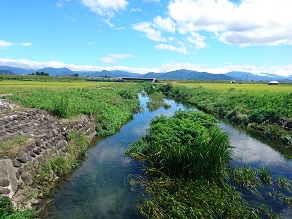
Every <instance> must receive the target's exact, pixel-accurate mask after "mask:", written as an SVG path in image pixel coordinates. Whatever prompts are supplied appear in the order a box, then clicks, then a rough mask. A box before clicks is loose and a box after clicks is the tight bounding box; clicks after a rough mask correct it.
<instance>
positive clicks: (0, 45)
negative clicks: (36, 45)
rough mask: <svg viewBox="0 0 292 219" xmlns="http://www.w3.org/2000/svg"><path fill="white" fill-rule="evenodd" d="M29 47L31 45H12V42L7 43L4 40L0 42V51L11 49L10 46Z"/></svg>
mask: <svg viewBox="0 0 292 219" xmlns="http://www.w3.org/2000/svg"><path fill="white" fill-rule="evenodd" d="M17 45H20V46H31V45H32V43H14V42H8V41H5V40H0V49H7V48H8V47H12V46H17Z"/></svg>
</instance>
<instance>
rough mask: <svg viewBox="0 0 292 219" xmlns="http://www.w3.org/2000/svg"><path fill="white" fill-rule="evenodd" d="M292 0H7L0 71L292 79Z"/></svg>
mask: <svg viewBox="0 0 292 219" xmlns="http://www.w3.org/2000/svg"><path fill="white" fill-rule="evenodd" d="M291 8H292V1H291V0H268V1H267V0H110V1H109V0H41V1H39V0H25V1H23V0H1V1H0V10H1V13H0V20H1V22H0V30H1V34H0V65H8V66H12V67H21V68H33V69H39V68H44V67H55V68H61V67H68V68H70V69H72V70H83V71H84V70H88V71H95V70H102V69H106V70H115V69H118V70H125V71H130V72H136V73H147V72H166V71H171V70H176V69H182V68H183V69H190V70H195V71H207V72H211V73H226V72H229V71H248V72H252V73H260V72H269V73H274V74H279V75H283V76H288V75H292V13H291Z"/></svg>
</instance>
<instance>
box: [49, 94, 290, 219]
mask: <svg viewBox="0 0 292 219" xmlns="http://www.w3.org/2000/svg"><path fill="white" fill-rule="evenodd" d="M147 101H148V98H147V97H143V96H140V103H141V107H142V108H143V109H144V111H143V112H142V113H138V114H136V115H135V116H134V119H133V120H132V121H130V122H129V123H127V124H126V125H124V126H123V127H122V128H121V129H120V131H119V132H117V133H116V134H115V135H113V136H110V137H107V138H106V139H102V140H99V141H98V142H97V144H96V146H94V147H93V148H91V149H89V151H88V155H87V157H86V159H85V160H84V161H83V162H82V163H81V164H80V166H79V167H78V168H77V170H76V171H75V172H74V173H73V174H72V175H70V176H69V177H67V178H66V180H64V181H63V182H62V183H61V184H60V185H59V186H58V187H57V188H56V189H55V190H54V192H53V194H52V197H51V203H50V204H49V206H48V207H47V209H46V218H54V219H63V218H64V219H65V218H66V219H67V218H70V219H75V218H76V219H77V218H86V219H91V218H110V219H115V218H117V219H118V218H119V219H120V218H125V219H132V218H140V216H139V215H137V213H136V210H135V206H136V204H137V203H138V202H139V200H140V198H141V197H142V196H143V190H142V189H141V188H135V190H133V189H131V186H130V185H129V175H131V174H137V173H140V172H141V170H140V167H141V163H139V162H133V161H132V160H131V159H130V158H129V157H127V156H125V155H124V151H125V150H126V149H127V148H128V147H129V145H130V144H131V143H132V142H135V141H136V140H138V139H140V138H141V137H142V136H143V135H145V134H146V129H147V128H148V124H149V122H150V120H151V119H153V118H154V117H155V116H159V115H165V116H172V115H173V114H174V112H175V111H177V110H179V109H182V110H189V109H190V108H187V107H186V106H184V105H183V104H180V103H176V102H175V101H173V100H167V99H166V100H165V101H166V103H167V104H168V105H171V107H170V108H169V109H164V108H162V107H161V108H159V109H158V110H156V111H153V112H149V110H148V109H147V107H146V102H147ZM193 109H194V108H193ZM219 126H220V127H221V129H222V130H223V131H224V132H226V133H227V134H228V136H229V138H230V142H231V144H232V146H234V149H233V156H232V158H233V160H232V161H231V163H233V164H236V165H239V166H242V165H244V164H249V165H250V166H252V167H262V166H265V167H266V166H268V167H269V169H271V172H272V176H273V177H278V176H285V177H286V178H288V179H292V171H291V170H292V161H291V160H289V159H286V158H285V157H284V156H282V155H281V154H280V153H279V152H277V151H275V150H274V149H272V148H271V147H269V146H268V145H266V144H264V143H261V142H260V141H258V140H256V139H254V138H252V137H250V136H248V135H247V134H246V133H245V132H244V131H241V130H239V129H236V128H234V127H232V126H230V125H229V124H226V123H224V122H220V123H219ZM263 198H265V197H263ZM248 199H249V196H248V195H247V200H248ZM250 199H251V198H250ZM270 199H272V198H271V197H270ZM270 199H269V200H270ZM269 202H271V203H270V205H271V206H272V208H273V209H274V210H275V211H277V212H279V213H280V212H281V213H283V215H290V214H292V212H291V209H290V208H288V207H285V206H284V207H283V206H282V205H280V204H278V203H276V202H275V203H274V202H273V201H269Z"/></svg>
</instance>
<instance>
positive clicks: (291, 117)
mask: <svg viewBox="0 0 292 219" xmlns="http://www.w3.org/2000/svg"><path fill="white" fill-rule="evenodd" d="M255 86H256V85H255ZM152 89H156V90H157V91H159V92H162V93H163V94H164V95H165V96H166V97H169V98H173V99H176V100H180V101H184V102H187V103H189V104H192V105H194V106H196V107H197V108H199V109H201V110H203V111H204V112H207V113H210V114H213V115H218V116H220V117H221V118H224V119H227V120H228V121H230V122H232V123H234V124H236V125H238V126H240V127H243V128H246V129H247V130H250V131H252V132H253V133H257V134H258V135H260V136H262V137H263V138H265V139H268V140H270V141H272V142H275V143H277V144H278V145H281V146H282V147H280V150H282V151H283V150H284V151H286V153H285V154H288V155H287V156H290V157H291V149H292V92H291V91H278V92H276V91H273V92H272V91H266V90H257V91H256V90H242V91H241V90H236V89H234V88H231V89H228V90H212V89H205V88H202V87H197V88H187V87H185V86H173V85H171V84H166V85H157V86H156V87H155V88H152ZM289 154H290V155H289Z"/></svg>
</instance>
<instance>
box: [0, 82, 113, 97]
mask: <svg viewBox="0 0 292 219" xmlns="http://www.w3.org/2000/svg"><path fill="white" fill-rule="evenodd" d="M113 84H114V83H112V82H89V81H83V80H77V81H75V80H73V81H23V80H3V81H1V80H0V94H2V95H4V94H18V93H31V92H35V90H39V91H44V92H46V91H64V90H67V89H69V88H102V87H106V86H110V85H113Z"/></svg>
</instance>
